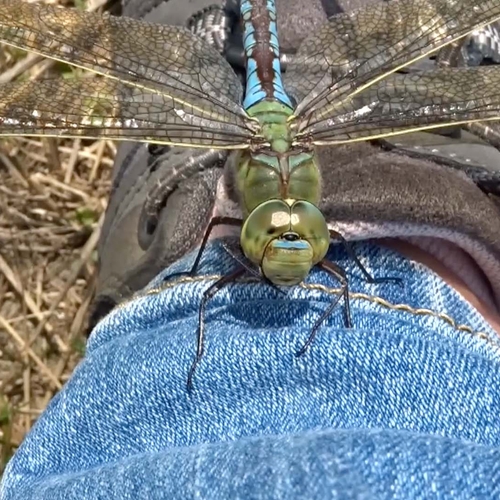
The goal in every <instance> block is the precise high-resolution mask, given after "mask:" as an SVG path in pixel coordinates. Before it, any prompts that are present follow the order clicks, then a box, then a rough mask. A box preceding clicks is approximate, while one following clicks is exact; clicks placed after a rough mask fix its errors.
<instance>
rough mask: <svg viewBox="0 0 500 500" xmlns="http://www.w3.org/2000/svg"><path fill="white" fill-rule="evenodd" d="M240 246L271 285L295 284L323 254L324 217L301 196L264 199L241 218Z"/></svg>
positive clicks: (325, 243) (325, 240) (327, 237)
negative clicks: (290, 198) (296, 197)
mask: <svg viewBox="0 0 500 500" xmlns="http://www.w3.org/2000/svg"><path fill="white" fill-rule="evenodd" d="M240 243H241V248H242V249H243V253H244V254H245V255H246V257H247V258H248V259H249V260H251V261H252V262H253V263H254V264H256V265H257V266H259V268H260V270H261V272H262V274H263V275H264V276H265V277H266V278H267V279H268V280H269V281H271V282H272V283H274V284H275V285H281V286H292V285H297V284H299V283H300V282H301V281H303V280H304V278H305V277H306V276H307V275H308V274H309V272H310V270H311V268H312V267H313V266H314V265H316V264H317V263H318V262H320V261H321V260H322V259H323V258H324V257H325V255H326V252H327V250H328V246H329V243H330V234H329V232H328V227H327V225H326V221H325V218H324V217H323V215H322V213H321V212H320V210H319V209H318V208H317V207H316V206H315V205H313V204H312V203H310V202H308V201H304V200H298V201H295V200H280V199H274V200H268V201H267V202H265V203H262V204H261V205H259V206H258V207H256V208H255V209H254V210H253V211H252V212H251V213H250V215H249V216H248V217H247V219H246V220H245V223H244V224H243V228H242V231H241V240H240Z"/></svg>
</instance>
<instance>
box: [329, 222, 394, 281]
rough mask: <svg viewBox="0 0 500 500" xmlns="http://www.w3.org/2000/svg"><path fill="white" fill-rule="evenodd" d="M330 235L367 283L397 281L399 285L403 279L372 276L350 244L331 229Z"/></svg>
mask: <svg viewBox="0 0 500 500" xmlns="http://www.w3.org/2000/svg"><path fill="white" fill-rule="evenodd" d="M330 237H331V238H332V240H338V241H340V242H341V243H342V245H344V248H345V251H346V252H347V255H349V257H350V258H351V259H352V260H353V261H354V262H355V264H356V266H357V267H358V269H359V270H360V271H361V274H363V276H364V277H365V279H366V281H367V282H368V283H371V284H381V283H397V284H399V285H402V284H403V280H402V279H401V278H397V277H392V276H382V277H381V278H375V277H373V276H372V275H371V274H370V273H369V272H368V271H367V270H366V267H365V266H364V265H363V264H362V263H361V261H360V260H359V257H358V256H357V255H356V252H355V251H354V249H353V248H352V245H351V244H350V243H349V242H348V241H347V240H346V239H345V238H344V237H343V236H342V235H341V234H340V233H338V232H337V231H334V230H333V229H330Z"/></svg>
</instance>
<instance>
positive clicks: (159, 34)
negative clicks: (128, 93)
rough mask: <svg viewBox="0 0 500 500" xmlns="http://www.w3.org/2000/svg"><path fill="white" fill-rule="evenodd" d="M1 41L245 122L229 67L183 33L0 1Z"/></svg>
mask: <svg viewBox="0 0 500 500" xmlns="http://www.w3.org/2000/svg"><path fill="white" fill-rule="evenodd" d="M0 42H3V43H7V44H9V45H12V46H14V47H18V48H21V49H25V50H28V51H31V52H36V53H39V54H41V55H43V56H45V57H48V58H51V59H56V60H59V61H63V62H66V63H68V64H71V65H73V66H77V67H81V68H85V69H88V70H90V71H93V72H94V73H98V74H101V75H103V76H106V77H108V78H116V79H119V80H122V81H127V82H129V83H130V84H132V85H135V86H136V87H138V88H142V89H144V90H149V91H151V92H159V93H161V94H163V95H169V96H171V97H173V98H177V99H178V100H180V101H183V102H189V103H190V104H193V105H198V104H199V103H200V102H202V101H203V102H205V103H207V102H208V103H210V104H211V107H212V109H213V110H214V113H215V114H224V113H225V115H226V117H228V116H229V115H231V116H235V117H237V116H240V117H246V114H245V112H244V111H243V109H242V108H241V105H240V103H241V99H242V85H241V83H240V81H239V79H238V77H237V76H236V74H235V73H234V71H233V70H232V68H231V66H230V65H229V64H228V63H227V62H226V61H225V60H224V59H223V58H222V57H221V56H220V55H219V54H218V53H217V51H216V50H215V49H213V48H212V47H210V46H209V45H208V44H206V43H205V42H204V41H203V40H201V39H200V38H198V37H196V36H195V35H193V34H191V33H190V32H189V31H187V30H186V29H184V28H182V27H176V26H165V25H160V24H152V23H147V22H144V21H139V20H135V19H130V18H125V17H114V16H110V15H108V14H104V15H100V14H97V13H91V12H84V11H79V10H75V9H63V8H58V7H54V6H47V5H35V4H29V3H27V2H25V1H24V0H0ZM247 119H248V118H247Z"/></svg>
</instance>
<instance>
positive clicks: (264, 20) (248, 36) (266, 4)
mask: <svg viewBox="0 0 500 500" xmlns="http://www.w3.org/2000/svg"><path fill="white" fill-rule="evenodd" d="M240 10H241V18H242V20H243V45H244V48H245V57H246V74H247V81H246V92H245V99H244V101H243V107H244V108H245V109H248V108H250V107H252V106H253V105H254V104H257V103H259V102H261V101H263V100H277V101H279V102H281V103H283V104H285V105H286V106H290V107H292V103H291V101H290V98H289V97H288V96H287V95H286V92H285V88H284V86H283V82H282V79H281V68H280V52H279V42H278V32H277V28H276V6H275V3H274V0H253V1H250V0H242V2H241V8H240Z"/></svg>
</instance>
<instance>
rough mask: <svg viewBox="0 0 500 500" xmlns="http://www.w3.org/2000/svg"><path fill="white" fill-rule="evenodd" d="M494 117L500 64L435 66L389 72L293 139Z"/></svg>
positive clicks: (347, 137)
mask: <svg viewBox="0 0 500 500" xmlns="http://www.w3.org/2000/svg"><path fill="white" fill-rule="evenodd" d="M493 120H500V67H495V66H484V67H479V68H467V67H465V68H445V69H435V70H430V71H426V72H423V73H420V74H418V73H408V74H405V75H403V74H392V75H390V76H389V77H387V78H386V79H384V80H382V81H379V82H377V83H376V84H375V85H373V86H371V87H368V88H366V89H365V90H363V91H362V92H360V93H359V94H356V95H355V96H354V97H352V98H351V99H350V100H348V101H345V102H344V103H343V105H342V106H340V107H339V108H337V112H336V114H331V115H329V116H328V117H327V116H324V117H322V118H321V119H320V120H317V121H314V120H312V121H310V122H309V125H308V126H307V127H306V128H305V129H304V130H303V131H302V133H300V134H299V135H298V136H297V139H296V140H297V141H298V142H300V141H301V136H304V137H307V138H308V140H311V141H312V142H313V143H314V144H316V145H325V144H342V143H348V142H356V141H360V140H370V139H377V138H381V137H387V136H391V135H400V134H404V133H409V132H417V131H421V130H429V129H432V128H438V127H444V126H449V125H459V124H462V123H468V122H478V121H481V122H483V121H493Z"/></svg>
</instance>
